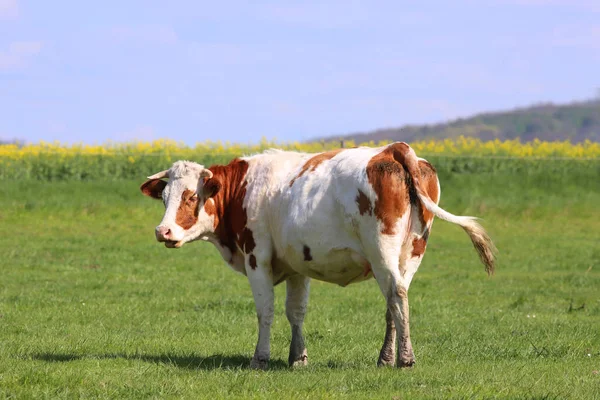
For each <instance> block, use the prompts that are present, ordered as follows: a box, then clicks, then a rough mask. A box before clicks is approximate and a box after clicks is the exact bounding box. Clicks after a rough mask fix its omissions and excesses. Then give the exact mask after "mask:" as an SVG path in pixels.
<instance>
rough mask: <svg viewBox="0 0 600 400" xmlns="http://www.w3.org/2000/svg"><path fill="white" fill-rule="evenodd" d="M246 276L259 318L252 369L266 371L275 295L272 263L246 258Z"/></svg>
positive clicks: (269, 353)
mask: <svg viewBox="0 0 600 400" xmlns="http://www.w3.org/2000/svg"><path fill="white" fill-rule="evenodd" d="M246 275H247V276H248V281H250V286H251V288H252V295H253V296H254V304H255V306H256V314H257V316H258V343H257V344H256V350H255V351H254V356H253V357H252V362H251V363H250V367H251V368H256V369H266V368H267V367H268V366H269V357H270V355H271V324H272V323H273V309H274V304H273V303H274V294H273V274H272V271H271V263H270V262H268V263H267V262H265V261H263V260H261V261H259V260H258V259H257V258H256V257H255V256H254V255H253V254H250V255H249V256H246Z"/></svg>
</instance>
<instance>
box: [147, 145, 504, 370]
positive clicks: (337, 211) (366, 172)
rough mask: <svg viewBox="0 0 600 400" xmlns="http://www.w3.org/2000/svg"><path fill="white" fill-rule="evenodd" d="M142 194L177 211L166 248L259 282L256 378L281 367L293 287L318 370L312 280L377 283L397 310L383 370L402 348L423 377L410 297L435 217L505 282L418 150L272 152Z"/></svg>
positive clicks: (181, 169) (293, 310)
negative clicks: (443, 201) (279, 336)
mask: <svg viewBox="0 0 600 400" xmlns="http://www.w3.org/2000/svg"><path fill="white" fill-rule="evenodd" d="M163 179H168V181H164V180H163ZM141 190H142V192H143V193H144V194H145V195H147V196H150V197H153V198H156V199H162V200H163V202H164V204H165V207H166V211H165V214H164V218H163V220H162V221H161V223H160V224H159V225H158V226H157V227H156V232H155V233H156V238H157V240H158V241H159V242H164V243H165V245H166V246H167V247H170V248H178V247H181V246H182V245H183V244H185V243H188V242H192V241H195V240H199V239H201V240H205V241H208V242H211V243H212V244H214V245H215V246H216V247H217V248H218V249H219V251H220V253H221V255H222V257H223V259H224V260H225V261H226V262H227V263H228V264H229V265H230V266H231V267H232V268H233V269H234V270H236V271H238V272H240V273H242V274H244V275H246V276H247V277H248V280H249V281H250V285H251V287H252V294H253V296H254V301H255V304H256V312H257V314H258V329H259V335H258V343H257V345H256V350H255V353H254V357H253V358H252V363H251V366H252V367H255V368H266V366H267V364H268V360H269V355H270V330H271V324H272V322H273V287H274V286H275V285H277V284H279V283H281V282H283V281H285V282H286V285H287V298H286V315H287V318H288V320H289V322H290V325H291V330H292V342H291V345H290V353H289V364H290V365H292V366H295V365H304V364H306V363H307V354H306V347H305V345H304V337H303V334H302V325H303V321H304V315H305V313H306V305H307V302H308V291H309V282H310V278H314V279H318V280H322V281H326V282H332V283H336V284H338V285H341V286H346V285H348V284H350V283H355V282H361V281H364V280H366V279H370V278H372V277H374V278H375V279H376V280H377V283H378V284H379V287H380V288H381V291H382V293H383V295H384V296H385V299H386V301H387V312H386V326H387V328H386V334H385V339H384V343H383V347H382V349H381V352H380V355H379V361H378V365H394V364H395V361H396V343H397V345H398V352H397V365H398V366H400V367H406V366H412V365H413V364H414V362H415V358H414V354H413V349H412V344H411V340H410V331H409V313H408V296H407V292H408V288H409V286H410V282H411V280H412V278H413V276H414V274H415V272H416V271H417V268H418V267H419V264H420V263H421V260H422V258H423V254H424V253H425V248H426V245H427V238H428V237H429V233H430V231H431V224H432V223H433V218H434V216H437V217H439V218H441V219H444V220H446V221H449V222H452V223H454V224H458V225H460V226H461V227H462V228H463V229H464V230H465V231H466V232H467V234H468V235H469V236H470V238H471V241H472V242H473V244H474V246H475V249H476V250H477V252H478V253H479V256H480V258H481V260H482V262H483V264H484V265H485V268H486V271H487V272H488V273H490V274H491V273H492V272H493V271H494V247H493V244H492V241H491V240H490V238H489V237H488V235H487V234H486V232H485V231H484V229H483V228H482V227H481V226H480V225H479V224H478V223H477V222H476V220H475V218H473V217H466V216H456V215H453V214H451V213H449V212H447V211H445V210H443V209H442V208H440V207H439V206H438V205H437V204H438V202H439V198H440V187H439V183H438V179H437V174H436V171H435V169H434V168H433V167H432V166H431V164H429V163H428V162H427V161H425V160H424V159H421V158H418V157H417V155H416V154H415V152H414V151H413V149H412V148H411V147H410V146H408V145H407V144H406V143H393V144H390V145H388V146H384V147H379V148H367V147H361V148H354V149H342V150H335V151H328V152H324V153H319V154H306V153H296V152H284V151H278V150H270V151H266V152H264V153H262V154H258V155H254V156H251V157H242V158H236V159H235V160H233V161H231V162H230V163H229V164H228V165H224V166H223V165H215V166H212V167H210V168H205V167H204V166H202V165H199V164H196V163H194V162H190V161H177V162H176V163H174V164H173V166H172V167H171V168H170V169H168V170H165V171H162V172H159V173H157V174H155V175H153V176H150V177H149V178H148V180H147V181H146V182H144V184H142V186H141Z"/></svg>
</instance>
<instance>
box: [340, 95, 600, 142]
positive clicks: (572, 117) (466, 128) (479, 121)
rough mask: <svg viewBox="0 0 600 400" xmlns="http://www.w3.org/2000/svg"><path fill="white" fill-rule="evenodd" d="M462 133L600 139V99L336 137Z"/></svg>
mask: <svg viewBox="0 0 600 400" xmlns="http://www.w3.org/2000/svg"><path fill="white" fill-rule="evenodd" d="M461 135H463V136H470V137H477V138H480V139H482V140H493V139H496V138H498V139H501V140H506V139H515V138H521V140H522V141H531V140H533V139H536V138H537V139H540V140H570V141H572V142H582V141H584V140H586V139H589V140H592V141H595V142H600V99H596V100H589V101H582V102H575V103H571V104H565V105H556V104H552V103H549V104H537V105H534V106H531V107H526V108H518V109H514V110H510V111H503V112H490V113H483V114H478V115H475V116H473V117H469V118H459V119H456V120H453V121H449V122H445V123H439V124H434V125H406V126H402V127H399V128H386V129H378V130H376V131H372V132H361V133H355V134H349V135H342V136H336V137H335V138H336V139H337V138H340V139H345V140H354V141H355V142H357V143H361V142H368V141H371V140H373V141H375V142H378V141H380V140H394V141H407V142H410V141H416V140H424V139H446V138H456V137H458V136H461ZM330 139H332V138H330Z"/></svg>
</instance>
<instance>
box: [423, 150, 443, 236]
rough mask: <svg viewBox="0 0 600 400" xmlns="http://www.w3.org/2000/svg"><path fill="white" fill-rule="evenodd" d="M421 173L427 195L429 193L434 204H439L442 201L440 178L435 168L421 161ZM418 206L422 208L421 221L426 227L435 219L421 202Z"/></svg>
mask: <svg viewBox="0 0 600 400" xmlns="http://www.w3.org/2000/svg"><path fill="white" fill-rule="evenodd" d="M419 171H420V177H419V181H420V184H421V187H422V188H423V190H424V191H425V193H427V196H429V198H430V199H431V200H433V202H435V203H437V202H438V201H439V200H440V193H439V190H438V177H437V172H436V170H435V168H434V167H433V165H431V164H430V163H429V162H427V161H425V160H419ZM418 204H419V207H420V210H419V219H420V220H421V223H422V224H423V226H426V225H427V224H428V223H429V222H430V221H431V220H432V219H433V213H432V212H431V211H429V210H428V209H426V208H425V207H424V206H423V205H422V204H421V202H420V201H419V202H418Z"/></svg>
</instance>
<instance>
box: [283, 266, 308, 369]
mask: <svg viewBox="0 0 600 400" xmlns="http://www.w3.org/2000/svg"><path fill="white" fill-rule="evenodd" d="M286 284H287V288H286V289H287V296H286V299H285V314H286V316H287V319H288V321H289V322H290V327H291V328H292V343H291V344H290V355H289V358H288V363H289V365H290V367H297V366H302V365H306V364H307V363H308V355H307V353H306V345H305V344H304V335H303V334H302V325H303V323H304V315H305V314H306V305H307V304H308V292H309V285H310V278H308V277H305V276H302V275H294V276H292V277H290V278H288V279H287V281H286Z"/></svg>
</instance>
